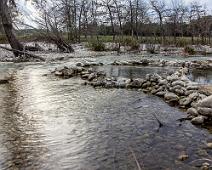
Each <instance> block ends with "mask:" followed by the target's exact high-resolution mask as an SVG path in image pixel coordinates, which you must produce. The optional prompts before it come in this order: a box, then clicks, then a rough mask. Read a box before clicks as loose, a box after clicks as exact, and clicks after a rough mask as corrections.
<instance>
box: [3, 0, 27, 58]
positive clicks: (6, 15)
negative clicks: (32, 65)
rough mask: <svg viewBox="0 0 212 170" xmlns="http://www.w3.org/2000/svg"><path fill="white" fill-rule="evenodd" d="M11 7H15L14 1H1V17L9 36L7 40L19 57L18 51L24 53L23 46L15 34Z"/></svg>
mask: <svg viewBox="0 0 212 170" xmlns="http://www.w3.org/2000/svg"><path fill="white" fill-rule="evenodd" d="M9 5H12V6H15V2H14V1H10V2H8V0H1V1H0V17H1V22H2V26H3V28H4V32H5V34H6V36H7V39H8V41H9V43H10V45H11V47H12V48H13V49H15V50H17V51H15V52H14V55H15V56H16V57H18V56H19V54H20V53H19V52H18V51H23V45H22V44H21V43H20V42H19V41H18V39H17V38H16V36H15V34H14V29H13V24H12V18H11V10H10V7H9Z"/></svg>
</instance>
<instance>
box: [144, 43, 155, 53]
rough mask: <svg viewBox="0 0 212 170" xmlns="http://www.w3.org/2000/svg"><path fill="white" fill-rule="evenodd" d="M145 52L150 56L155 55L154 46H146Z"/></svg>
mask: <svg viewBox="0 0 212 170" xmlns="http://www.w3.org/2000/svg"><path fill="white" fill-rule="evenodd" d="M146 50H147V52H149V53H150V54H156V46H155V45H154V44H147V45H146Z"/></svg>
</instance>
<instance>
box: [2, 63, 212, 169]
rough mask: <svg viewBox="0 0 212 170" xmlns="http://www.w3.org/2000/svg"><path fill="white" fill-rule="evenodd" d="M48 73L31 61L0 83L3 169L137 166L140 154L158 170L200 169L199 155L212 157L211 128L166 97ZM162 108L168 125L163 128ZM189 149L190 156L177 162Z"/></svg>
mask: <svg viewBox="0 0 212 170" xmlns="http://www.w3.org/2000/svg"><path fill="white" fill-rule="evenodd" d="M47 72H48V70H46V68H44V67H42V66H40V67H38V66H26V67H24V68H23V69H22V70H18V71H17V73H16V76H15V77H16V79H15V81H14V82H13V83H12V84H11V85H3V86H2V85H0V95H1V98H0V107H1V110H0V169H29V170H31V169H47V170H49V169H55V170H58V169H76V170H78V169H86V170H87V169H88V170H90V169H92V170H93V169H137V166H136V162H135V159H134V157H133V154H132V152H133V153H134V154H135V156H136V159H137V160H138V162H139V164H140V165H141V166H144V168H145V169H154V170H158V169H167V168H169V169H197V168H194V167H193V163H192V161H193V160H196V159H201V158H208V159H211V154H212V153H211V151H209V150H205V149H204V147H205V142H206V141H209V140H212V138H211V135H210V134H209V132H208V131H207V130H205V129H199V128H196V127H194V126H193V125H191V124H190V122H183V123H180V122H179V121H177V119H179V118H181V117H184V116H185V113H183V112H181V111H180V110H178V109H177V108H173V107H170V106H169V105H167V104H166V103H164V102H163V101H162V100H161V99H160V98H157V97H154V96H151V95H146V94H143V93H142V92H139V91H134V90H133V91H130V90H125V89H94V88H92V87H90V86H82V85H81V83H82V80H80V79H77V78H76V79H75V78H72V79H66V80H61V79H59V80H57V79H56V78H55V77H51V76H42V75H43V74H44V73H47ZM113 72H114V71H112V73H113ZM115 74H118V76H126V74H127V75H128V74H129V73H128V72H127V73H125V72H123V71H120V72H119V73H117V72H116V71H115ZM131 74H132V75H133V76H134V75H135V74H139V75H140V71H138V72H136V71H132V72H131V73H130V75H131ZM154 114H156V115H157V117H158V118H159V119H160V120H161V121H162V122H163V123H164V126H163V127H162V128H160V129H159V130H158V123H157V121H156V120H155V117H154V116H153V115H154ZM181 151H186V152H187V153H188V155H189V159H188V160H186V161H185V162H179V161H178V160H177V157H178V155H179V153H180V152H181Z"/></svg>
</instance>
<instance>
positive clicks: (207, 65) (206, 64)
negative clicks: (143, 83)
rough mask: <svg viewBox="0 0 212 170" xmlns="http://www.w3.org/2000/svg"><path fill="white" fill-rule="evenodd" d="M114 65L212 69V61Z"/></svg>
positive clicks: (138, 61)
mask: <svg viewBox="0 0 212 170" xmlns="http://www.w3.org/2000/svg"><path fill="white" fill-rule="evenodd" d="M111 64H112V65H125V66H139V65H141V66H161V67H165V66H172V67H188V68H199V69H212V60H206V61H197V60H194V61H168V60H161V59H158V60H151V59H141V60H130V61H114V62H113V63H111Z"/></svg>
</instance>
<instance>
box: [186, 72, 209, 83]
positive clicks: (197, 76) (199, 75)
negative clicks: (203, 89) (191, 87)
mask: <svg viewBox="0 0 212 170" xmlns="http://www.w3.org/2000/svg"><path fill="white" fill-rule="evenodd" d="M189 78H190V79H191V80H192V81H195V82H198V83H200V84H212V70H211V69H208V70H198V69H193V70H191V73H190V75H189Z"/></svg>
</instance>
